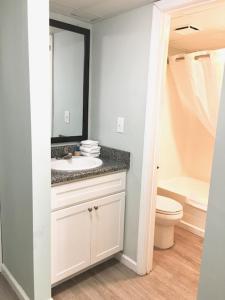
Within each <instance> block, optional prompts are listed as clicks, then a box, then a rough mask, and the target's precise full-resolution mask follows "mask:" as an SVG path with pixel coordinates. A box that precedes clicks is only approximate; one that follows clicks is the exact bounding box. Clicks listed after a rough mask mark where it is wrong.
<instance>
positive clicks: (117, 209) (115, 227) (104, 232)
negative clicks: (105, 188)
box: [91, 193, 125, 264]
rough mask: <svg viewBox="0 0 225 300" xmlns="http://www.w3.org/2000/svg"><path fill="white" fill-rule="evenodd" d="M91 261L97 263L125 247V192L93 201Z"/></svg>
mask: <svg viewBox="0 0 225 300" xmlns="http://www.w3.org/2000/svg"><path fill="white" fill-rule="evenodd" d="M93 205H94V206H93V219H92V221H93V223H92V224H93V226H92V243H91V263H92V264H93V263H96V262H98V261H100V260H102V259H104V258H106V257H109V256H110V255H113V254H115V253H117V252H119V251H121V250H122V249H123V232H124V207H125V193H119V194H115V195H112V196H108V197H105V198H101V199H99V200H96V201H94V203H93Z"/></svg>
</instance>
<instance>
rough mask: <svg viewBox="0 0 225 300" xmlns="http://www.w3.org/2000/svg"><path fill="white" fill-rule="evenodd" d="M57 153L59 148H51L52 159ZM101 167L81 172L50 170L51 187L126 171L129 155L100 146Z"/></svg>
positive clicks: (128, 165) (128, 164)
mask: <svg viewBox="0 0 225 300" xmlns="http://www.w3.org/2000/svg"><path fill="white" fill-rule="evenodd" d="M57 151H59V152H61V151H62V149H60V147H53V148H52V157H56V156H57V155H56V153H57ZM100 159H101V160H102V162H103V163H102V165H101V166H100V167H97V168H94V169H89V170H82V171H57V170H52V171H51V172H52V185H59V184H65V183H70V182H73V181H78V180H81V179H86V178H92V177H97V176H101V175H106V174H110V173H113V172H119V171H127V170H128V169H129V167H130V153H129V152H126V151H121V150H117V149H113V148H108V147H104V146H102V149H101V156H100Z"/></svg>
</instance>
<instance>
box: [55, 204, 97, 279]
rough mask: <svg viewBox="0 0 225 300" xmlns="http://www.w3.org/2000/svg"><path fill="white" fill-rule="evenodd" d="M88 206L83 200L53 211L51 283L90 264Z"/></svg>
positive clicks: (89, 216)
mask: <svg viewBox="0 0 225 300" xmlns="http://www.w3.org/2000/svg"><path fill="white" fill-rule="evenodd" d="M89 207H90V204H88V203H84V204H81V205H77V206H72V207H70V208H65V209H62V210H59V211H56V212H53V213H52V284H54V283H56V282H58V281H60V280H62V279H64V278H66V277H68V276H71V275H73V274H75V273H76V272H78V271H80V270H82V269H84V268H86V267H87V266H89V265H90V247H91V218H92V216H91V212H89V210H88V209H89Z"/></svg>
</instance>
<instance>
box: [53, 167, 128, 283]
mask: <svg viewBox="0 0 225 300" xmlns="http://www.w3.org/2000/svg"><path fill="white" fill-rule="evenodd" d="M125 183H126V173H125V172H121V173H115V174H110V175H105V176H99V177H97V178H92V179H86V180H82V181H77V182H74V183H69V184H64V185H61V186H55V187H52V216H51V222H52V223H51V226H52V284H55V283H57V282H60V281H61V280H63V279H65V278H67V277H69V276H72V275H74V274H76V273H78V272H80V271H82V270H83V269H86V268H87V267H89V266H91V265H93V264H95V263H97V262H100V261H101V260H103V259H105V258H107V257H110V256H111V255H113V254H115V253H117V252H119V251H121V250H122V249H123V232H124V208H125Z"/></svg>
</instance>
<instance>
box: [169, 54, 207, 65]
mask: <svg viewBox="0 0 225 300" xmlns="http://www.w3.org/2000/svg"><path fill="white" fill-rule="evenodd" d="M205 57H210V54H201V55H196V56H195V60H198V59H200V58H205ZM184 59H185V56H181V57H177V58H176V61H179V60H184ZM167 64H169V57H168V58H167Z"/></svg>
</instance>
